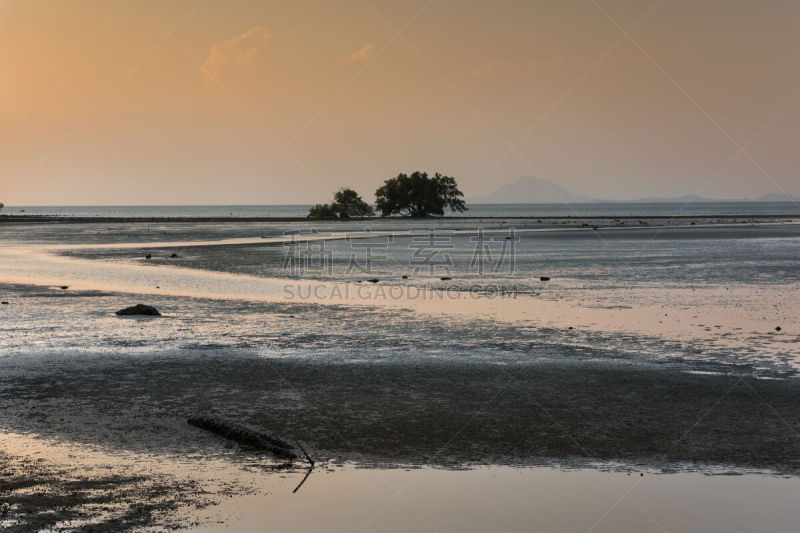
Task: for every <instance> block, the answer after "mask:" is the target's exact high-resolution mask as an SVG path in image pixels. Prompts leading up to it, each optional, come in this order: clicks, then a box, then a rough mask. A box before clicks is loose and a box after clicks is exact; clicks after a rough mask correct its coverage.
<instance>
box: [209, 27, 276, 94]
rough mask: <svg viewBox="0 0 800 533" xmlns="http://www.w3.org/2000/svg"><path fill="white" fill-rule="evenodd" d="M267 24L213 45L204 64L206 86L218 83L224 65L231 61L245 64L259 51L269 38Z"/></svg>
mask: <svg viewBox="0 0 800 533" xmlns="http://www.w3.org/2000/svg"><path fill="white" fill-rule="evenodd" d="M269 37H270V33H269V30H268V29H267V28H266V27H265V26H256V27H254V28H250V29H249V30H247V31H246V32H244V33H242V34H240V35H237V36H236V37H234V38H232V39H228V40H227V41H223V42H221V43H214V44H212V45H211V53H210V54H209V56H208V59H206V62H205V63H204V64H203V81H204V82H205V84H206V86H214V85H216V84H217V80H219V78H220V75H221V74H222V69H223V67H224V66H225V65H226V64H227V63H230V62H231V61H233V62H235V63H237V64H239V65H244V64H245V63H247V62H248V61H250V60H251V59H253V57H254V56H255V55H256V53H257V52H258V50H259V48H262V47H263V46H264V43H265V42H266V41H267V40H268V39H269Z"/></svg>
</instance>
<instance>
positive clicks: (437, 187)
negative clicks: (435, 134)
mask: <svg viewBox="0 0 800 533" xmlns="http://www.w3.org/2000/svg"><path fill="white" fill-rule="evenodd" d="M463 196H464V193H462V192H461V191H460V190H459V189H458V186H457V185H456V180H455V179H454V178H451V177H450V176H443V175H441V174H439V173H438V172H437V173H436V174H434V176H433V177H432V178H430V177H428V173H427V172H420V171H416V172H414V173H412V174H411V175H410V176H409V175H407V174H398V175H397V177H396V178H391V179H388V180H386V181H385V182H384V184H383V186H382V187H381V188H380V189H378V190H377V191H376V192H375V197H376V201H375V205H376V206H377V207H378V210H379V211H380V212H381V215H382V216H389V215H403V216H412V217H427V216H432V215H444V209H445V208H446V207H449V208H450V210H451V211H459V212H460V211H466V210H467V208H466V206H465V205H464V200H463V199H462V197H463Z"/></svg>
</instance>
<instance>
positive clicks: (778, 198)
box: [755, 192, 800, 202]
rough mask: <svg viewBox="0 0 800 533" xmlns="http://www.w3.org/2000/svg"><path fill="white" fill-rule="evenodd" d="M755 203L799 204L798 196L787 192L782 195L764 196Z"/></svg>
mask: <svg viewBox="0 0 800 533" xmlns="http://www.w3.org/2000/svg"><path fill="white" fill-rule="evenodd" d="M755 201H756V202H800V196H795V195H793V194H789V193H788V192H785V193H782V194H772V193H770V194H765V195H764V196H762V197H761V198H757V199H756V200H755Z"/></svg>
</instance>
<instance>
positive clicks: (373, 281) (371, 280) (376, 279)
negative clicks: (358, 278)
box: [367, 278, 380, 283]
mask: <svg viewBox="0 0 800 533" xmlns="http://www.w3.org/2000/svg"><path fill="white" fill-rule="evenodd" d="M367 281H369V282H370V283H378V282H379V281H380V280H379V279H378V278H370V279H368V280H367Z"/></svg>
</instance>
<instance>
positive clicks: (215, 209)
mask: <svg viewBox="0 0 800 533" xmlns="http://www.w3.org/2000/svg"><path fill="white" fill-rule="evenodd" d="M310 207H311V206H310V205H229V206H225V205H216V206H215V205H211V206H203V205H196V206H193V205H184V206H169V205H161V206H6V208H5V211H4V212H5V213H8V214H20V213H21V212H23V211H24V214H27V215H51V216H79V217H111V216H113V217H304V216H306V215H307V214H308V210H309V208H310ZM798 210H799V209H798V204H797V203H796V202H725V201H720V202H690V203H686V202H660V203H644V202H629V203H625V202H621V203H603V202H592V203H578V204H473V203H470V204H469V209H468V211H466V212H464V213H460V214H459V213H451V214H449V215H450V216H455V217H458V216H459V215H460V216H482V217H489V216H495V217H508V216H534V217H536V216H598V215H603V216H609V215H610V216H626V215H633V216H642V215H685V214H690V215H706V216H707V215H723V214H743V213H744V214H787V213H797V212H798Z"/></svg>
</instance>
